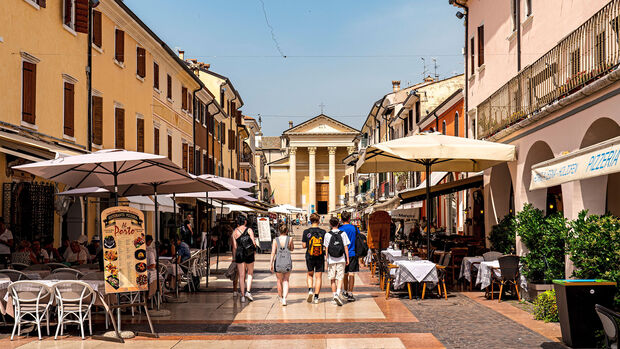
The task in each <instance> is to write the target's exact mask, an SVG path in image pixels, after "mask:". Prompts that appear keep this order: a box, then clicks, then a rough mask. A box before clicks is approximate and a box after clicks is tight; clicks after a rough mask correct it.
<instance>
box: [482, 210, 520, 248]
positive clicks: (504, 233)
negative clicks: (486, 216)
mask: <svg viewBox="0 0 620 349" xmlns="http://www.w3.org/2000/svg"><path fill="white" fill-rule="evenodd" d="M515 235H516V226H515V218H514V216H512V215H510V214H507V215H506V216H504V218H502V220H501V221H499V223H498V224H496V225H494V226H493V227H492V228H491V234H490V235H489V241H490V242H491V250H493V251H498V252H501V253H503V254H513V253H515Z"/></svg>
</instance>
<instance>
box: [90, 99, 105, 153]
mask: <svg viewBox="0 0 620 349" xmlns="http://www.w3.org/2000/svg"><path fill="white" fill-rule="evenodd" d="M92 137H93V143H94V144H97V145H103V98H101V97H97V96H93V136H92Z"/></svg>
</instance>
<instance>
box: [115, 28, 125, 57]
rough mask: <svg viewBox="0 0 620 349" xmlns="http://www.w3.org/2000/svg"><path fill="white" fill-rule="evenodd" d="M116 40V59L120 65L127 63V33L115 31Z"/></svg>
mask: <svg viewBox="0 0 620 349" xmlns="http://www.w3.org/2000/svg"><path fill="white" fill-rule="evenodd" d="M114 37H115V40H114V59H116V61H117V62H118V63H124V62H125V32H124V31H122V30H120V29H116V31H115V36H114Z"/></svg>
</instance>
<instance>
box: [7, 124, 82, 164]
mask: <svg viewBox="0 0 620 349" xmlns="http://www.w3.org/2000/svg"><path fill="white" fill-rule="evenodd" d="M0 152H3V153H7V154H11V155H14V156H17V157H20V158H23V159H26V160H31V161H42V160H48V159H54V158H58V157H62V156H70V155H80V154H84V153H85V152H86V150H84V151H79V150H77V149H76V150H74V149H69V148H67V147H63V146H60V145H56V144H52V143H47V142H43V141H39V140H35V139H32V138H28V137H25V136H22V135H19V134H15V133H11V132H6V131H0Z"/></svg>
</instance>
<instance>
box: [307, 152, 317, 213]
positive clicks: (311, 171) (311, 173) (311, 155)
mask: <svg viewBox="0 0 620 349" xmlns="http://www.w3.org/2000/svg"><path fill="white" fill-rule="evenodd" d="M308 162H309V166H308V167H309V168H308V177H309V182H310V183H309V184H310V185H309V188H308V196H309V197H310V202H309V203H308V207H309V208H310V212H311V213H312V212H313V211H312V210H313V209H314V212H316V147H308Z"/></svg>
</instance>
